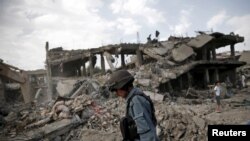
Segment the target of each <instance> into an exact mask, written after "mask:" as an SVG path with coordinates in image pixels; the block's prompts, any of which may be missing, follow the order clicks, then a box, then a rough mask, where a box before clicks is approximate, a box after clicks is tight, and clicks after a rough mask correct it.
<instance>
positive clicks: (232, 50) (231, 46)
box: [230, 44, 235, 59]
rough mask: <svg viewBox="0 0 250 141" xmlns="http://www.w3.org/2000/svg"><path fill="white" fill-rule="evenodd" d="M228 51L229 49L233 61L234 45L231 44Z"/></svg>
mask: <svg viewBox="0 0 250 141" xmlns="http://www.w3.org/2000/svg"><path fill="white" fill-rule="evenodd" d="M230 49H231V57H232V58H233V59H235V49H234V44H231V45H230Z"/></svg>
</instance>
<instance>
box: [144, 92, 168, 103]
mask: <svg viewBox="0 0 250 141" xmlns="http://www.w3.org/2000/svg"><path fill="white" fill-rule="evenodd" d="M144 93H145V95H147V96H149V97H150V98H151V99H152V100H154V101H163V99H164V95H161V94H158V93H154V92H150V91H144Z"/></svg>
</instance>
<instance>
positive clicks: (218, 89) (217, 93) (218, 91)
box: [214, 81, 221, 113]
mask: <svg viewBox="0 0 250 141" xmlns="http://www.w3.org/2000/svg"><path fill="white" fill-rule="evenodd" d="M214 92H215V99H216V103H217V106H216V112H217V113H220V112H221V103H220V94H221V86H220V82H219V81H217V82H216V83H215V87H214Z"/></svg>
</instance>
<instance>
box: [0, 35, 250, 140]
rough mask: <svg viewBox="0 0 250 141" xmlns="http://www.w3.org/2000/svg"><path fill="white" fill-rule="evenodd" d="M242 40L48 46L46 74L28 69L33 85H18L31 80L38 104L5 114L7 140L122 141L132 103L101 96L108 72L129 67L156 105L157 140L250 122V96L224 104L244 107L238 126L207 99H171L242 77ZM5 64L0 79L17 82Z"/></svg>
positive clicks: (207, 38) (2, 132) (196, 136)
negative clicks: (238, 48) (224, 51)
mask: <svg viewBox="0 0 250 141" xmlns="http://www.w3.org/2000/svg"><path fill="white" fill-rule="evenodd" d="M243 41H244V38H243V37H241V36H238V35H234V34H233V33H231V34H228V35H227V34H223V33H211V34H207V33H201V34H199V35H198V36H196V37H172V36H171V37H169V39H168V40H166V41H160V42H158V41H157V42H156V41H155V42H149V43H145V44H141V43H140V44H130V43H122V44H117V45H107V46H102V47H99V48H94V49H79V50H63V48H62V47H58V48H52V49H49V43H48V42H47V43H46V47H45V48H46V71H44V70H38V71H32V72H29V71H25V74H27V79H25V80H28V81H24V82H23V81H21V80H22V78H23V77H20V80H19V81H18V82H19V83H20V84H26V83H25V82H29V83H28V84H29V91H30V94H29V95H28V96H27V94H26V95H25V96H24V101H25V102H26V103H30V102H31V101H32V103H31V104H25V105H24V106H22V107H19V105H18V107H16V108H17V110H16V109H15V110H16V111H10V112H9V113H8V114H4V115H3V114H2V115H3V117H4V118H3V122H2V123H3V124H2V123H0V129H1V124H2V125H3V127H4V128H2V129H3V130H0V140H65V141H69V140H90V141H92V140H100V139H101V140H103V141H109V140H117V141H118V140H121V134H120V132H119V119H120V118H121V117H122V116H123V114H124V113H125V111H124V110H125V103H124V101H121V100H120V99H118V98H116V97H110V98H103V97H100V96H99V94H100V93H101V91H100V88H103V87H102V85H104V84H105V83H104V82H105V80H106V79H107V77H108V73H109V71H108V69H109V70H110V71H111V72H112V71H115V70H116V69H127V70H128V71H130V72H131V73H132V74H133V75H135V85H136V86H138V87H140V88H142V89H143V90H144V92H145V94H146V95H149V96H150V97H151V98H152V100H153V101H154V103H155V107H156V115H157V120H158V125H157V135H158V136H159V137H160V139H161V140H173V141H177V140H206V133H207V131H206V126H207V125H211V124H227V123H230V124H233V123H238V122H244V121H245V120H246V119H249V118H250V117H249V115H250V114H249V109H247V108H245V107H244V106H249V100H247V99H245V97H248V98H249V96H248V95H247V94H245V95H243V96H242V97H241V95H239V96H240V98H239V99H238V100H236V102H235V103H233V102H230V101H229V102H228V101H225V103H226V104H225V109H226V108H227V109H230V110H229V111H231V107H234V106H235V107H237V108H239V109H240V108H241V109H240V110H239V109H236V108H235V109H234V110H232V111H233V112H232V113H231V114H233V115H236V114H238V113H240V114H241V116H239V117H237V120H235V118H234V117H232V116H229V114H228V113H226V112H225V115H224V118H221V115H216V113H214V112H213V106H211V105H212V102H211V99H209V98H208V95H205V96H204V97H205V98H197V99H188V98H187V97H185V98H183V97H178V99H177V100H175V101H174V100H166V99H164V97H165V96H166V95H167V96H168V95H169V94H172V93H174V92H175V91H181V90H184V91H185V93H186V91H189V88H190V87H195V88H196V89H207V87H208V86H209V84H213V83H214V82H215V81H216V80H222V81H223V79H224V78H225V75H227V74H228V75H230V77H231V79H235V71H236V68H238V67H239V66H242V65H244V64H245V63H244V62H241V61H238V60H237V59H238V57H237V56H236V54H235V45H236V44H237V43H241V42H243ZM221 47H229V48H230V50H231V51H230V55H229V57H223V59H221V58H219V57H218V53H217V52H216V50H217V49H219V48H221ZM125 56H131V62H126V61H125ZM98 59H100V61H98ZM117 59H119V60H120V61H119V62H120V63H121V64H120V66H118V67H116V65H115V63H114V62H115V60H116V61H117ZM105 62H106V63H105ZM98 63H100V64H98ZM106 64H108V66H106ZM1 65H2V66H1V67H0V76H1V78H4V79H5V78H6V77H7V78H9V79H10V78H11V77H10V75H8V74H9V73H6V71H2V70H5V69H6V68H5V67H3V66H6V65H5V64H1ZM96 66H101V68H98V67H96ZM7 68H8V71H10V70H15V72H16V73H14V74H18V75H17V76H19V73H21V72H23V71H21V70H20V69H18V70H17V69H15V68H13V67H7ZM3 72H5V73H3ZM10 72H12V71H10ZM13 76H14V75H13ZM18 78H19V77H18ZM5 82H6V81H5ZM0 84H1V83H0ZM2 86H3V85H0V94H2V93H1V92H2V90H3V89H1V88H2ZM31 91H32V92H31ZM206 92H207V91H206ZM198 94H199V95H203V94H204V93H202V92H201V93H198ZM206 94H207V93H206ZM58 95H59V96H60V97H58ZM0 96H1V95H0ZM25 97H26V98H25ZM25 99H26V100H25ZM46 99H47V100H46ZM39 101H44V103H39ZM179 101H180V103H179ZM33 102H35V103H33ZM36 102H38V103H36ZM39 104H40V105H39ZM118 105H119V106H118ZM239 105H241V106H239ZM242 105H243V106H242ZM1 112H2V111H1ZM235 112H238V113H235ZM0 117H1V114H0ZM216 117H217V118H216ZM227 118H231V119H229V120H227ZM0 121H1V119H0ZM2 136H3V138H2Z"/></svg>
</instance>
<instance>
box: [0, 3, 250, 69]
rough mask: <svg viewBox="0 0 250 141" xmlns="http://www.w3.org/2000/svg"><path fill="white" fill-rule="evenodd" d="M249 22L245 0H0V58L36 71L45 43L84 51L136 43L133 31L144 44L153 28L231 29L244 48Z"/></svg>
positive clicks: (163, 32)
mask: <svg viewBox="0 0 250 141" xmlns="http://www.w3.org/2000/svg"><path fill="white" fill-rule="evenodd" d="M249 25H250V1H249V0H0V48H1V50H0V58H1V59H3V60H4V62H6V63H8V64H11V65H14V66H17V67H19V68H21V69H24V70H34V69H41V68H44V61H45V42H46V41H49V45H50V48H55V47H60V46H62V47H63V48H64V49H68V50H71V49H88V48H97V47H100V46H102V45H107V44H116V43H125V42H131V43H132V42H136V41H137V39H136V33H137V32H139V36H140V42H142V43H144V42H145V41H146V37H147V36H148V35H149V34H152V35H154V32H155V30H159V31H160V39H161V40H164V39H167V38H168V37H169V36H170V35H176V36H195V35H196V33H195V31H199V30H202V31H211V30H213V31H214V32H223V33H226V34H229V33H230V32H234V33H236V34H239V35H241V36H244V37H245V42H244V43H241V44H237V45H236V50H240V51H242V50H250V26H249ZM152 37H153V36H152ZM228 50H229V48H228Z"/></svg>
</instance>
